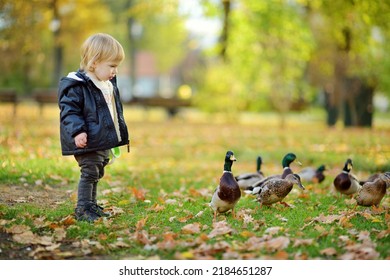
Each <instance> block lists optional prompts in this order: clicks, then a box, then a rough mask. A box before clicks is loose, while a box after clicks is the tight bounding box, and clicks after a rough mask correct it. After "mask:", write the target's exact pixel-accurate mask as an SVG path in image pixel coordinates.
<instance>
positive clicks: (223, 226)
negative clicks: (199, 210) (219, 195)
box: [208, 221, 234, 238]
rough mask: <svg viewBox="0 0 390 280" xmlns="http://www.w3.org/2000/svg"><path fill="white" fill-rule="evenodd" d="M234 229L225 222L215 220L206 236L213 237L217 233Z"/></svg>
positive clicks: (222, 233)
mask: <svg viewBox="0 0 390 280" xmlns="http://www.w3.org/2000/svg"><path fill="white" fill-rule="evenodd" d="M233 231H234V230H233V229H232V228H231V227H230V226H229V225H228V224H227V223H226V222H225V221H221V222H216V223H213V230H212V231H211V232H210V233H209V235H208V237H209V238H213V237H216V236H218V235H225V234H230V233H232V232H233Z"/></svg>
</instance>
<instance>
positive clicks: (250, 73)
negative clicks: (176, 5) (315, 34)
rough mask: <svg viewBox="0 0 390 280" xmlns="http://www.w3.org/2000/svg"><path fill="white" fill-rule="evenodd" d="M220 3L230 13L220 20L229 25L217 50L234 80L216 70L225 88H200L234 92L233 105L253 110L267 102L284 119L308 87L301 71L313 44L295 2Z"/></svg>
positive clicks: (264, 106) (249, 1)
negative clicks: (228, 7) (221, 44)
mask: <svg viewBox="0 0 390 280" xmlns="http://www.w3.org/2000/svg"><path fill="white" fill-rule="evenodd" d="M226 2H229V3H230V2H232V3H230V5H232V8H231V10H230V9H226V7H225V5H226ZM208 4H209V5H210V3H208ZM221 4H225V5H222V7H223V9H222V10H223V11H224V12H223V15H224V18H226V15H228V16H229V18H228V19H225V20H224V21H223V22H225V24H229V28H227V27H224V28H222V30H223V35H222V38H224V39H223V40H221V42H224V41H225V40H226V43H225V44H226V46H223V47H222V50H223V51H222V52H221V54H222V55H223V63H225V67H227V68H229V69H230V70H229V71H230V72H231V74H230V75H229V77H232V79H233V81H230V80H229V81H226V80H225V79H223V77H222V76H223V74H221V79H220V80H219V81H218V83H224V82H225V83H228V84H231V86H229V87H228V88H229V91H228V92H224V93H217V92H215V90H216V88H213V90H214V91H212V92H209V89H207V88H204V90H203V94H209V95H223V94H224V95H225V96H226V97H225V98H229V97H230V98H234V100H235V102H234V104H235V106H236V110H252V111H258V110H261V109H264V108H266V107H267V106H269V105H268V104H271V105H272V106H273V108H275V109H276V110H277V111H278V112H279V113H280V114H281V117H282V118H281V124H282V125H283V124H284V116H285V113H286V112H288V111H289V110H290V108H291V106H292V104H293V102H294V100H295V99H298V98H299V97H302V95H304V94H306V92H307V90H303V89H306V88H307V87H308V86H307V84H305V81H304V76H305V71H306V65H307V62H308V61H309V59H310V54H311V51H312V49H313V47H314V45H313V40H312V37H311V33H310V30H309V29H308V26H307V25H306V24H305V22H304V21H303V19H302V16H301V11H300V7H299V6H298V5H294V4H289V2H288V1H286V2H284V1H254V0H241V1H234V2H233V1H222V3H221ZM226 10H229V11H230V12H229V13H226ZM227 30H228V32H227ZM220 63H221V62H219V63H217V64H216V65H218V66H217V69H223V68H221V67H220V65H219V64H220ZM211 68H212V66H211ZM210 71H214V70H210ZM224 71H227V70H226V69H225V70H224ZM222 73H223V72H222ZM206 85H207V84H206ZM220 89H223V87H220ZM211 98H212V97H211ZM226 104H227V103H226ZM233 106H234V105H233ZM230 110H233V108H232V107H230Z"/></svg>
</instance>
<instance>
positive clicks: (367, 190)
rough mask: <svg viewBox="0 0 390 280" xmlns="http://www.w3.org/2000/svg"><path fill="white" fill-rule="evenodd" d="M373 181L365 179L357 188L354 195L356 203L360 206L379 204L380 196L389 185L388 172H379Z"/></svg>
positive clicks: (389, 175) (383, 194) (389, 177)
mask: <svg viewBox="0 0 390 280" xmlns="http://www.w3.org/2000/svg"><path fill="white" fill-rule="evenodd" d="M375 178H376V179H374V180H373V181H367V182H366V183H364V185H363V186H362V187H361V188H360V189H359V191H358V194H357V196H356V198H355V199H356V203H357V205H360V206H366V207H369V206H373V205H375V206H377V207H378V206H379V204H380V202H381V200H382V198H383V197H384V196H385V194H386V189H387V187H388V186H389V185H390V172H386V173H381V174H378V175H377V176H375Z"/></svg>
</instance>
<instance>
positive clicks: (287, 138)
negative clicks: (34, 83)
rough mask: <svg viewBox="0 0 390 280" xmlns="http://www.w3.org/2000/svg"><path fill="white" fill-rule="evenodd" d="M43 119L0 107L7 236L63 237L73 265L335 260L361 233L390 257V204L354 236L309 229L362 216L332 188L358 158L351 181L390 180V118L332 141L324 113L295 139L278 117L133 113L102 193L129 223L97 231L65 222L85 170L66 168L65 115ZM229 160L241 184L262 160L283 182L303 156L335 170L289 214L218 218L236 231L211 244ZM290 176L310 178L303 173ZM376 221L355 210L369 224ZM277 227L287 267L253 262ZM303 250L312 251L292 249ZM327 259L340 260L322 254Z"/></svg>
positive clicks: (246, 210) (2, 215)
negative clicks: (291, 156) (61, 233)
mask: <svg viewBox="0 0 390 280" xmlns="http://www.w3.org/2000/svg"><path fill="white" fill-rule="evenodd" d="M43 113H44V114H43V116H40V115H39V111H38V110H37V107H36V106H34V104H22V105H21V106H20V107H19V110H18V114H17V116H16V117H13V116H12V108H11V106H8V105H3V104H2V105H0V117H1V118H0V120H1V121H0V166H1V168H0V186H1V188H2V192H1V194H0V220H3V221H6V222H4V228H10V227H11V226H12V225H14V224H23V225H27V226H28V227H30V228H31V229H32V231H33V232H34V233H39V234H49V233H52V232H53V231H54V229H55V228H57V227H64V228H65V229H66V238H65V239H64V240H62V242H63V244H62V246H61V250H62V251H67V250H71V251H80V250H81V253H77V254H74V255H70V256H68V257H70V258H89V257H94V256H95V257H99V258H114V259H116V258H149V257H152V258H156V257H158V258H161V259H172V258H181V257H183V258H185V257H188V258H191V256H198V255H202V256H204V257H210V256H213V257H215V258H224V252H226V251H229V252H230V253H232V252H236V253H237V254H238V255H237V256H238V258H262V257H263V256H268V257H275V258H285V257H288V258H320V259H326V258H331V259H332V258H337V256H339V255H342V254H343V253H344V252H345V249H344V246H345V244H346V243H345V241H343V240H341V241H340V238H339V236H347V237H348V239H350V240H351V242H360V241H359V240H358V237H357V234H358V233H359V232H361V231H368V232H370V233H371V238H372V239H373V240H374V241H375V243H376V250H377V251H378V252H379V254H380V257H379V258H380V259H385V258H388V257H389V255H390V245H389V244H390V242H389V241H390V240H389V235H387V236H385V237H382V238H376V236H377V235H378V233H379V232H381V231H384V230H386V229H388V223H389V218H388V215H389V214H388V207H389V205H390V200H389V197H388V196H386V197H385V199H384V200H383V201H382V205H383V206H384V207H385V209H387V210H386V211H385V212H381V213H378V214H376V215H373V217H374V218H371V216H370V217H368V218H367V217H363V216H362V215H361V214H356V215H354V216H352V217H351V218H350V219H349V220H348V223H345V224H340V223H339V222H334V223H330V224H319V223H316V222H313V223H311V224H310V222H311V221H312V220H313V219H315V218H316V217H318V216H320V215H325V216H326V215H341V214H340V213H344V212H345V211H353V210H352V209H353V205H351V204H349V198H346V197H341V196H339V195H337V194H335V193H334V190H333V188H332V180H333V178H334V176H335V175H336V174H337V173H339V172H340V170H341V169H342V167H343V165H344V162H345V160H346V159H347V158H348V157H350V158H352V159H353V161H354V171H353V172H354V173H355V174H356V175H357V176H359V177H361V178H365V177H366V176H368V175H369V174H371V173H373V172H379V171H386V170H389V169H390V142H389V141H388V139H389V137H390V123H388V122H387V121H386V120H387V119H386V118H387V117H388V116H386V115H381V118H380V119H378V120H375V126H374V128H372V129H368V128H362V129H356V128H350V129H342V127H341V126H340V125H337V126H336V127H335V128H332V129H330V128H328V127H326V125H325V121H324V114H323V112H321V111H317V110H312V111H310V112H304V113H293V114H291V115H289V116H288V118H287V123H286V124H287V125H286V127H285V128H281V127H280V126H279V119H278V116H277V115H275V114H272V113H264V114H253V113H246V114H242V115H240V116H239V117H237V118H236V119H234V120H229V121H228V122H227V121H226V120H224V118H223V116H222V115H217V116H212V115H207V114H202V113H199V112H197V111H195V110H192V109H191V110H185V111H183V112H180V113H179V115H178V116H177V117H176V118H174V119H169V118H167V116H166V114H165V111H164V110H162V109H161V110H160V109H152V110H144V109H142V108H137V107H126V108H125V116H126V119H127V124H128V127H129V131H130V135H131V152H130V153H127V152H126V149H125V148H124V147H123V148H122V156H121V157H120V158H119V159H117V160H116V162H115V163H114V164H113V165H110V166H108V167H107V168H106V175H105V177H104V178H103V179H102V180H101V182H100V184H99V192H98V199H99V202H101V203H103V204H105V205H106V206H107V207H113V206H114V207H117V208H118V209H121V210H122V212H121V213H120V214H119V215H116V216H114V217H113V218H110V219H108V220H107V221H103V222H100V223H97V224H95V225H91V224H87V223H83V222H77V223H75V224H67V222H66V221H65V222H64V221H62V220H63V219H64V218H66V217H67V216H69V215H71V214H72V213H73V211H74V204H75V199H76V193H77V182H78V177H79V169H78V166H77V164H76V162H75V160H74V159H73V157H63V156H61V150H60V143H59V135H58V132H59V128H58V109H57V107H56V106H54V105H53V106H47V107H45V108H44V112H43ZM227 150H233V151H234V153H235V155H236V157H237V159H238V161H237V162H235V163H234V165H233V173H235V174H239V173H242V172H247V171H254V169H255V159H256V156H257V155H258V154H260V155H261V156H262V157H263V166H262V168H263V171H264V172H265V173H266V174H267V175H271V174H276V173H280V171H281V159H282V157H283V155H284V154H285V153H287V152H294V153H296V154H297V156H298V159H299V161H300V162H302V164H303V167H305V166H309V165H310V166H312V165H313V166H318V165H320V164H326V165H327V167H328V170H327V172H326V174H327V178H326V180H325V181H324V182H323V183H322V184H320V185H311V184H309V185H306V189H307V190H306V191H305V192H301V191H300V190H298V189H294V190H293V191H292V192H291V194H289V196H288V197H286V199H285V201H286V202H287V203H289V204H291V205H292V206H293V207H291V208H287V207H285V206H283V205H279V204H277V205H272V206H271V207H262V208H261V209H259V208H258V204H257V203H256V202H254V201H253V200H254V198H253V197H250V196H243V197H242V199H241V200H240V201H239V203H238V204H237V208H236V212H237V213H239V215H241V216H239V217H240V218H238V219H233V218H232V216H231V214H230V213H228V214H226V215H219V216H218V221H223V220H226V221H227V223H228V225H230V226H231V227H232V228H233V229H234V231H233V232H232V233H230V234H228V235H223V236H217V237H215V238H211V239H208V238H207V235H208V234H209V233H210V231H211V230H212V226H213V213H212V211H211V210H210V208H209V207H208V206H207V204H208V202H209V201H210V198H211V194H212V192H213V190H214V188H215V187H216V185H217V184H218V181H219V177H220V176H221V174H222V170H223V158H224V155H225V153H226V151H227ZM292 168H293V169H294V170H299V169H300V168H302V167H300V166H298V165H295V164H294V165H293V166H292ZM367 210H369V209H366V208H358V209H357V211H360V212H361V213H364V211H367ZM360 212H357V213H360ZM243 215H250V216H251V217H252V219H253V221H251V222H249V223H247V224H246V223H244V220H243V218H242V217H243ZM42 217H43V218H44V220H45V221H46V222H47V224H45V225H44V226H38V225H37V222H36V219H38V218H42ZM370 219H371V220H370ZM140 221H144V225H143V226H141V225H139V223H140ZM194 223H199V224H200V232H199V233H197V234H183V233H182V228H183V227H184V226H185V225H187V224H194ZM137 227H139V228H137ZM274 227H279V228H280V229H279V230H278V232H277V233H276V234H275V236H285V237H288V238H289V239H290V243H289V245H288V247H287V248H286V249H285V250H282V251H284V252H285V253H287V255H283V254H280V253H281V252H280V251H276V252H274V251H272V250H271V251H270V250H267V249H262V250H259V251H258V252H253V251H250V250H249V251H247V250H248V249H247V246H248V245H247V242H248V241H249V240H250V238H251V237H258V238H260V237H262V236H264V235H267V229H269V228H274ZM0 231H2V230H1V227H0ZM141 233H143V234H145V236H146V237H145V239H142V238H141V237H140V236H139V234H141ZM137 234H138V235H137ZM170 238H172V240H173V241H172V242H174V243H173V244H174V246H173V245H172V247H170V245H169V244H170V243H169V242H168V241H169V240H170ZM301 239H313V242H312V243H311V244H310V245H296V246H294V243H295V242H297V240H298V241H299V240H301ZM86 240H89V241H90V242H89V241H88V242H87V241H86ZM167 240H168V241H167ZM76 241H77V242H79V243H80V244H81V245H80V244H79V243H77V242H76ZM147 241H148V242H147ZM75 242H76V243H75ZM142 242H146V243H142ZM221 242H227V243H226V244H228V245H229V246H230V249H229V250H228V249H226V248H225V249H217V248H219V246H222V245H223V244H225V243H221ZM72 244H73V245H72ZM75 244H76V245H75ZM83 244H84V245H83ZM96 244H98V245H96ZM199 244H204V248H203V249H202V250H204V252H203V251H202V252H199V250H200V249H199V248H200V245H199ZM83 246H84V247H83ZM86 247H87V248H88V249H90V250H86ZM329 247H334V249H336V250H337V254H336V255H324V253H321V251H322V250H324V249H327V248H329ZM15 248H16V249H17V248H18V247H17V244H16V245H15ZM15 248H14V249H15ZM80 248H81V249H80ZM230 250H231V251H230ZM85 252H88V254H87V253H85ZM49 253H50V254H52V255H50V256H53V255H55V254H56V252H53V253H51V252H49ZM49 253H48V254H49ZM57 253H58V252H57ZM84 253H85V254H86V255H85V256H84V255H83V254H84ZM282 253H283V252H282ZM39 256H40V255H39V254H38V255H35V256H30V257H29V256H28V255H26V258H33V257H38V258H39ZM66 256H67V255H65V257H66ZM232 256H233V255H232ZM0 257H1V258H6V256H3V255H2V256H0ZM41 257H42V256H41ZM44 257H46V255H44V256H43V257H42V258H44ZM58 258H62V257H61V255H59V257H58Z"/></svg>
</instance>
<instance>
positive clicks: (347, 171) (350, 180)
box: [333, 158, 361, 195]
mask: <svg viewBox="0 0 390 280" xmlns="http://www.w3.org/2000/svg"><path fill="white" fill-rule="evenodd" d="M352 167H353V164H352V160H351V159H350V158H349V159H347V161H346V162H345V165H344V168H343V171H342V172H341V173H340V174H338V175H337V176H336V177H335V178H334V180H333V185H334V187H335V188H336V191H338V192H339V193H341V194H345V195H352V194H354V193H356V192H357V191H358V189H359V188H360V187H361V185H360V184H359V180H358V179H357V178H356V176H355V175H353V174H352V173H351V170H352Z"/></svg>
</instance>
